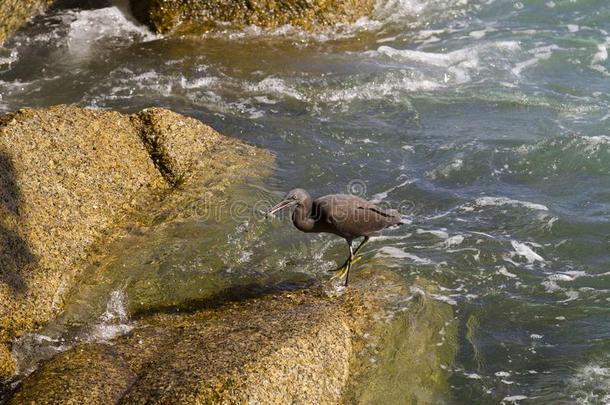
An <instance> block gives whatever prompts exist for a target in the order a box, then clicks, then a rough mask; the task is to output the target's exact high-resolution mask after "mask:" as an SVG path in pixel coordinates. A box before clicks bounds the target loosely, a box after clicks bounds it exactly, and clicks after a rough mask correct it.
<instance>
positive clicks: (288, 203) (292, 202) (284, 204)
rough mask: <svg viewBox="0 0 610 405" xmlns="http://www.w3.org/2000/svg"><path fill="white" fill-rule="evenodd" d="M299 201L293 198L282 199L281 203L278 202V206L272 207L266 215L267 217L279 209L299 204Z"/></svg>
mask: <svg viewBox="0 0 610 405" xmlns="http://www.w3.org/2000/svg"><path fill="white" fill-rule="evenodd" d="M298 203H299V202H298V201H295V200H293V199H290V200H282V201H280V202H279V204H277V205H276V206H274V207H273V208H271V209H270V210H269V211H268V212H267V214H266V215H265V216H266V217H268V216H269V215H273V214H275V213H276V212H278V211H279V210H283V209H284V208H288V207H292V206H293V205H296V204H298Z"/></svg>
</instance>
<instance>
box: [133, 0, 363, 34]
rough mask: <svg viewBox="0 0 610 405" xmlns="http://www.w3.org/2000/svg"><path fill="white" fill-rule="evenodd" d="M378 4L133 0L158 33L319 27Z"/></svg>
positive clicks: (330, 0)
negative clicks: (253, 26) (229, 28)
mask: <svg viewBox="0 0 610 405" xmlns="http://www.w3.org/2000/svg"><path fill="white" fill-rule="evenodd" d="M374 5H375V1H374V0H361V1H354V0H308V1H302V0H229V1H227V0H213V1H204V0H131V10H132V13H133V15H134V16H135V17H136V18H137V19H138V20H140V22H142V23H144V24H146V25H148V26H149V27H150V28H151V29H152V30H153V31H155V32H157V33H168V32H178V33H201V32H206V31H209V30H214V29H223V28H226V27H227V26H231V27H236V28H241V27H244V26H247V25H256V26H259V27H265V28H273V27H279V26H282V25H286V24H290V25H293V26H296V27H301V28H304V29H306V30H316V29H320V28H321V27H324V26H332V25H336V24H340V23H352V22H354V21H356V20H357V19H358V18H360V17H364V16H367V15H369V14H370V13H371V11H372V10H373V7H374Z"/></svg>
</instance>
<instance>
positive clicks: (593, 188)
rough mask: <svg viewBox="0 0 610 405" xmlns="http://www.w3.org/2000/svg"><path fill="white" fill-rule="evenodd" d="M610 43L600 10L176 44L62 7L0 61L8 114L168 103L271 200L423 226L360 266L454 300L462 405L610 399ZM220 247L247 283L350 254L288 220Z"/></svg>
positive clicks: (368, 24)
mask: <svg viewBox="0 0 610 405" xmlns="http://www.w3.org/2000/svg"><path fill="white" fill-rule="evenodd" d="M100 27H101V32H100ZM609 31H610V4H608V3H607V2H606V1H602V0H597V1H596V0H541V1H540V0H536V1H534V0H531V1H522V2H519V1H508V0H495V1H494V0H481V1H477V0H444V1H434V0H431V1H423V0H421V1H418V0H402V1H401V0H396V1H386V2H382V3H380V4H379V5H378V7H377V9H376V11H375V15H374V17H373V18H372V19H367V20H362V21H359V22H358V23H357V24H354V25H352V26H347V27H339V28H337V29H334V30H333V31H332V32H330V31H329V32H326V33H321V34H316V35H311V34H306V33H302V32H300V31H298V30H295V29H292V28H289V27H285V28H282V29H279V30H276V31H273V32H262V31H260V30H256V29H254V28H251V29H247V30H245V31H240V32H228V33H225V34H222V35H211V36H208V37H195V38H179V39H169V38H162V37H157V36H155V35H153V34H150V33H148V32H147V31H146V30H145V29H143V28H141V27H139V26H137V25H135V24H134V23H133V22H131V21H130V20H129V19H128V18H126V17H125V16H124V15H123V14H121V12H120V11H119V9H117V8H115V7H107V8H103V9H99V10H61V9H60V10H54V11H52V12H49V13H47V14H46V15H44V16H41V17H39V18H36V19H34V21H32V23H31V24H30V25H29V26H28V27H26V28H25V29H24V30H22V31H20V32H19V33H18V34H17V36H16V37H15V38H14V39H13V40H11V41H9V42H8V43H7V44H5V47H4V48H0V95H1V97H0V111H10V110H14V109H17V108H20V107H25V106H46V105H51V104H57V103H78V104H81V105H85V106H95V107H100V108H111V109H116V110H120V111H125V112H131V111H136V110H139V109H141V108H144V107H147V106H150V105H161V106H166V107H169V108H172V109H174V110H177V111H179V112H182V113H184V114H187V115H191V116H194V117H197V118H199V119H201V120H203V121H204V122H207V123H209V124H210V125H212V126H213V127H215V128H217V129H218V130H220V131H221V132H223V133H225V134H228V135H231V136H235V137H238V138H240V139H242V140H244V141H246V142H249V143H252V144H254V145H257V146H261V147H264V148H268V149H270V150H272V151H274V153H275V154H276V155H277V159H278V168H277V170H276V172H275V173H274V175H273V176H272V178H271V179H269V181H268V182H267V184H266V188H267V189H268V190H275V191H278V192H279V191H286V190H288V189H290V188H293V187H295V186H300V187H303V188H306V189H308V190H309V191H310V192H311V193H312V194H313V195H322V194H326V193H330V192H346V191H351V192H356V193H359V194H362V195H364V196H366V197H367V198H369V199H373V200H376V201H379V202H380V203H382V204H387V205H389V206H393V207H395V208H400V209H401V210H402V211H403V213H404V214H406V215H409V216H410V217H411V220H412V224H410V225H409V226H406V227H402V228H401V229H398V230H392V231H390V232H389V233H388V236H390V238H380V239H378V240H375V241H373V242H372V243H371V244H370V246H369V247H367V249H366V250H365V255H366V257H367V258H369V260H374V258H376V259H377V260H382V259H383V262H384V263H385V265H386V266H388V267H391V268H392V269H394V270H395V271H397V272H399V273H400V274H402V275H403V276H404V277H405V279H406V280H407V281H408V280H412V279H413V278H414V277H415V276H418V275H419V276H423V277H425V278H428V279H430V280H432V281H433V282H434V283H436V284H438V285H439V286H440V287H441V293H440V294H439V295H438V296H436V297H435V298H436V299H439V300H442V301H445V302H447V303H448V304H450V305H452V306H454V309H455V316H456V322H458V324H459V330H460V334H459V349H458V355H457V359H456V363H455V364H454V365H451V366H448V367H449V372H450V384H451V391H450V396H449V398H448V402H449V403H456V404H472V403H490V404H492V403H500V402H505V403H512V402H518V403H553V404H555V403H589V404H603V403H609V402H610V62H609V60H608V48H609V47H610V34H609ZM245 223H246V224H247V226H249V227H252V228H255V230H256V232H255V234H256V238H255V239H252V238H249V237H245V236H244V233H243V226H244V224H245ZM240 227H241V228H240ZM189 232H190V231H189ZM191 234H192V233H191ZM194 234H196V232H195V233H194ZM180 240H181V241H182V242H176V243H175V244H173V245H172V249H174V250H173V252H174V253H172V254H173V256H172V254H169V257H170V258H171V257H174V259H165V260H166V261H170V262H171V260H176V259H175V257H177V256H179V255H180V253H179V252H180V251H181V250H180V246H181V244H180V243H183V244H188V243H192V241H191V242H188V241H184V240H182V239H180ZM226 242H227V243H228V244H229V246H232V247H234V248H235V253H234V254H219V255H218V256H219V257H216V258H214V260H216V261H217V262H220V263H225V265H226V266H227V267H229V268H231V269H232V271H234V272H235V271H239V270H243V271H244V272H248V271H252V270H248V269H256V272H257V273H260V274H265V273H271V274H277V273H286V274H288V273H291V272H296V273H304V274H307V275H309V276H311V277H316V278H323V277H327V275H326V269H328V268H331V267H332V266H333V264H334V263H339V262H341V259H342V258H343V255H344V254H345V251H344V249H345V247H344V246H343V244H342V242H341V241H339V240H336V239H335V238H333V237H330V236H322V237H313V238H311V237H310V236H307V235H304V234H301V233H298V232H296V231H295V230H294V229H293V228H292V227H291V224H290V223H289V222H288V221H287V220H284V221H283V222H281V221H275V222H264V221H247V218H246V219H244V218H237V219H235V230H234V231H233V232H232V233H231V234H230V235H229V236H228V237H227V241H226ZM189 246H191V245H189ZM189 252H190V254H194V253H193V252H191V251H189ZM237 252H239V254H238V253H237ZM160 256H162V257H167V256H168V255H165V256H164V255H161V254H160ZM160 260H163V259H160ZM189 260H191V261H193V262H196V261H197V260H196V258H193V257H190V259H189ZM235 263H237V264H235ZM193 272H194V273H196V272H197V271H196V268H195V270H194V271H193ZM354 277H358V276H357V272H356V273H355V276H354Z"/></svg>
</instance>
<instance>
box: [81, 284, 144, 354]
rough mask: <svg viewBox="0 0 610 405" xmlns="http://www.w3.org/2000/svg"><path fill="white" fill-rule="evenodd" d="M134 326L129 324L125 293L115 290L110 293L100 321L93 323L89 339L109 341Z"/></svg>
mask: <svg viewBox="0 0 610 405" xmlns="http://www.w3.org/2000/svg"><path fill="white" fill-rule="evenodd" d="M132 329H133V326H131V325H129V324H128V317H127V310H126V309H125V293H124V292H123V290H115V291H112V293H111V294H110V299H109V300H108V303H107V304H106V311H105V312H104V313H103V314H102V316H101V317H100V322H99V323H97V324H95V325H93V327H92V328H91V333H90V334H89V336H87V340H88V341H95V342H97V341H108V340H111V339H114V338H115V337H117V336H120V335H123V334H125V333H128V332H129V331H131V330H132Z"/></svg>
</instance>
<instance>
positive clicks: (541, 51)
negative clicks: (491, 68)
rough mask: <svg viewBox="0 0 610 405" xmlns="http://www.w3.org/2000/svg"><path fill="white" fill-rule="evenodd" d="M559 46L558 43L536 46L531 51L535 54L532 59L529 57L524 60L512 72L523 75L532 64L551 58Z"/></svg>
mask: <svg viewBox="0 0 610 405" xmlns="http://www.w3.org/2000/svg"><path fill="white" fill-rule="evenodd" d="M558 49H559V47H558V46H557V45H548V46H541V47H538V48H534V49H532V50H531V51H529V53H530V54H531V55H533V56H532V57H531V58H530V59H527V60H525V61H523V62H519V63H517V64H516V65H515V67H513V68H512V69H511V72H512V73H513V74H514V75H515V76H521V73H522V72H523V71H524V70H525V69H528V68H530V67H532V66H535V65H537V64H538V63H540V62H541V61H543V60H547V59H549V58H550V57H551V56H552V55H553V51H555V50H558Z"/></svg>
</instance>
